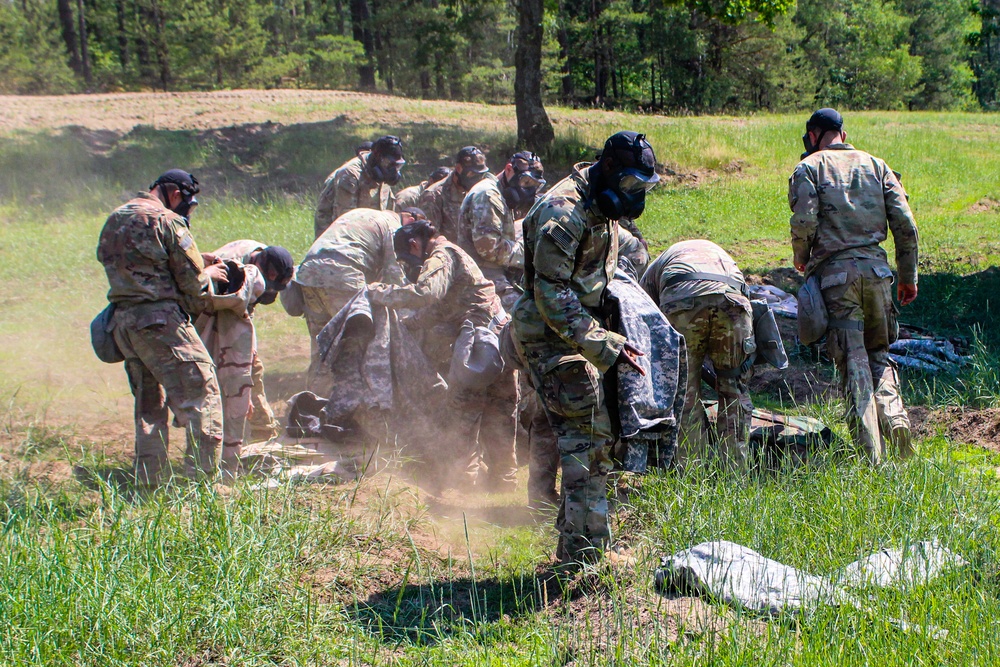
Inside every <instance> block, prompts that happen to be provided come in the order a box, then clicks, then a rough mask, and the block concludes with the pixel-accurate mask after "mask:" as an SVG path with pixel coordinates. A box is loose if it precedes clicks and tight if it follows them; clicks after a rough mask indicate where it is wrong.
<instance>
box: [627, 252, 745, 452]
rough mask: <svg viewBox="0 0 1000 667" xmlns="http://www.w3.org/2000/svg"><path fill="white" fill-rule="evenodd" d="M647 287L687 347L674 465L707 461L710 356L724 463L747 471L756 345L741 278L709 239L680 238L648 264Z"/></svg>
mask: <svg viewBox="0 0 1000 667" xmlns="http://www.w3.org/2000/svg"><path fill="white" fill-rule="evenodd" d="M641 284H642V286H643V288H644V289H645V290H646V292H647V293H648V294H649V295H650V296H651V297H652V298H653V300H654V301H656V302H657V303H658V304H659V306H660V310H662V311H663V314H664V315H666V316H667V319H669V320H670V324H672V325H673V327H674V328H675V329H677V331H679V332H680V333H681V334H682V335H683V336H684V340H685V341H686V342H687V368H688V375H687V392H686V393H685V395H684V413H683V415H682V417H681V432H680V439H679V442H678V446H677V452H676V453H675V454H674V465H675V466H677V467H678V468H679V469H684V468H686V467H688V466H690V465H695V464H697V463H698V462H702V461H706V460H707V458H708V457H707V449H708V438H707V434H706V433H705V425H706V421H707V420H706V415H705V409H704V407H703V405H702V403H701V368H702V363H703V362H704V360H705V359H710V360H711V361H712V366H713V367H714V369H715V375H716V378H717V380H718V382H717V387H716V388H717V390H718V393H719V419H718V422H717V424H718V431H719V432H718V438H717V442H718V450H717V454H718V458H719V460H720V462H721V463H722V464H723V465H726V466H730V467H733V468H736V469H738V470H745V469H746V464H747V435H748V434H749V428H750V414H751V412H752V411H753V405H752V404H751V403H750V396H749V395H748V394H747V388H746V384H745V382H744V379H745V376H746V373H747V372H749V364H748V361H747V360H748V359H749V358H750V355H751V354H752V353H753V352H754V349H755V344H754V337H753V316H752V312H751V309H750V300H749V299H748V298H747V286H746V282H745V281H744V279H743V274H742V273H741V272H740V270H739V267H737V266H736V262H734V261H733V258H732V257H730V256H729V255H728V254H727V253H726V251H725V250H723V249H722V248H720V247H719V246H717V245H715V244H714V243H712V242H711V241H704V240H695V241H682V242H681V243H675V244H674V245H672V246H670V247H669V248H667V249H666V250H665V251H664V252H663V254H662V255H660V256H659V257H658V258H656V260H654V261H653V263H652V264H650V265H649V268H648V269H647V270H646V273H645V274H644V275H643V276H642V280H641Z"/></svg>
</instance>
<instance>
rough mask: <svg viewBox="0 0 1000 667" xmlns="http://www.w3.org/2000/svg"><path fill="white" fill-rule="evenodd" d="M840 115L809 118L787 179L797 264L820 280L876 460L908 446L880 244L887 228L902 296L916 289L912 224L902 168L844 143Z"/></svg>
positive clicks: (837, 350)
mask: <svg viewBox="0 0 1000 667" xmlns="http://www.w3.org/2000/svg"><path fill="white" fill-rule="evenodd" d="M843 128H844V120H843V118H842V117H841V115H840V114H839V113H837V112H836V111H835V110H833V109H820V110H819V111H817V112H816V113H814V114H813V115H812V117H810V119H809V121H808V122H807V123H806V134H805V135H804V136H803V137H802V139H803V143H804V144H805V148H806V152H805V155H803V158H802V161H801V162H799V164H798V166H796V167H795V171H794V172H793V173H792V176H791V178H790V179H789V182H788V203H789V205H790V206H791V209H792V218H791V232H792V250H793V252H794V263H795V268H796V269H797V270H798V271H800V272H804V273H805V274H806V276H807V277H808V276H811V275H816V276H817V277H818V279H819V285H820V289H821V290H822V294H823V302H824V303H825V304H826V308H827V311H828V313H829V324H828V327H829V328H828V330H827V351H828V352H829V354H830V356H831V357H832V358H833V360H834V362H835V364H836V366H837V370H838V372H839V373H840V383H841V389H842V390H843V392H844V395H845V397H846V399H847V403H848V418H847V421H848V426H849V427H850V429H851V435H852V437H853V438H854V441H855V443H856V444H858V445H860V446H861V447H862V448H863V449H864V451H865V452H866V453H867V454H868V456H869V458H870V459H871V461H872V462H873V463H878V462H880V461H881V460H882V459H883V457H884V456H885V454H886V450H887V448H888V447H891V448H892V449H895V450H898V453H899V455H900V456H901V457H906V456H909V455H910V454H911V453H912V451H913V449H912V443H911V440H910V421H909V417H908V416H907V414H906V409H905V408H904V407H903V399H902V397H901V396H900V393H899V374H898V372H897V370H896V365H895V363H894V362H893V361H892V359H890V358H889V344H890V343H892V342H893V341H895V339H896V335H897V333H898V325H897V322H896V310H895V305H894V304H893V302H892V282H893V278H892V270H891V269H890V268H889V264H888V262H887V258H886V253H885V251H884V250H883V249H882V248H881V247H880V245H879V244H880V243H882V242H883V241H885V240H886V238H887V235H888V232H889V231H891V232H892V237H893V241H894V242H895V246H896V267H897V269H898V271H899V285H898V286H897V289H896V292H897V297H898V299H899V303H900V305H902V306H905V305H907V304H909V303H912V302H913V300H914V299H916V298H917V240H918V239H917V225H916V222H915V221H914V219H913V214H912V213H911V212H910V206H909V204H908V203H907V197H906V192H905V191H904V190H903V186H902V185H900V182H899V177H898V176H897V175H896V174H895V173H894V172H893V171H892V170H891V169H890V168H889V166H888V165H887V164H886V163H885V161H884V160H881V159H879V158H877V157H874V156H873V155H869V154H868V153H865V152H864V151H859V150H857V149H855V148H854V147H853V146H851V145H850V144H848V143H847V133H846V132H844V129H843Z"/></svg>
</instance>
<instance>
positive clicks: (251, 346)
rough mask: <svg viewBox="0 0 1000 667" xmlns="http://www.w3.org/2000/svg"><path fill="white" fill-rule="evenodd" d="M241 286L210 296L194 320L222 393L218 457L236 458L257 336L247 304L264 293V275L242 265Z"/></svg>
mask: <svg viewBox="0 0 1000 667" xmlns="http://www.w3.org/2000/svg"><path fill="white" fill-rule="evenodd" d="M242 268H243V272H244V281H243V285H242V287H241V288H240V289H239V290H238V291H237V292H235V293H233V294H225V295H218V294H217V295H215V296H213V297H212V303H213V310H212V312H211V313H207V312H206V313H202V314H201V315H200V316H199V317H198V320H197V321H196V322H195V328H196V329H197V330H198V335H199V336H201V340H202V341H203V342H204V343H205V348H206V349H207V350H208V352H209V354H210V355H211V357H212V360H213V361H214V362H215V368H216V376H217V377H218V380H219V388H220V389H221V392H222V417H223V420H222V460H223V462H224V463H225V462H227V461H228V462H233V461H236V460H238V458H239V455H240V448H241V447H242V445H243V431H244V430H245V428H246V419H247V414H248V413H249V412H250V405H251V402H250V400H251V394H252V391H253V384H254V383H253V361H254V357H256V355H257V336H256V333H255V331H254V326H253V320H252V319H251V317H250V313H249V312H248V310H249V308H250V306H251V305H252V304H253V303H254V301H256V299H257V298H258V297H260V295H261V294H263V293H264V287H265V286H264V277H263V276H262V275H261V273H260V270H259V269H258V268H257V267H256V266H254V265H252V264H247V265H243V267H242Z"/></svg>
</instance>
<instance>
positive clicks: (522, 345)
mask: <svg viewBox="0 0 1000 667" xmlns="http://www.w3.org/2000/svg"><path fill="white" fill-rule="evenodd" d="M589 166H590V165H589V164H586V163H581V164H578V165H576V166H574V168H573V173H572V174H570V176H568V177H567V178H565V179H563V180H562V181H560V182H559V183H558V184H556V186H555V187H553V188H552V189H551V190H550V191H549V192H548V193H547V194H545V195H544V196H543V197H542V198H541V199H540V200H539V201H538V202H536V203H535V205H534V207H533V208H532V209H531V211H530V212H529V213H528V216H527V217H526V218H525V219H524V283H523V285H524V294H522V295H521V298H520V299H518V301H517V304H516V305H515V306H514V312H513V324H512V329H513V330H512V334H513V339H514V343H515V345H517V347H518V349H519V351H520V353H521V355H522V356H523V357H524V359H525V361H526V362H527V366H528V371H529V373H530V374H531V380H532V384H533V385H534V387H535V390H536V391H537V392H538V395H539V397H540V398H541V401H542V404H543V406H544V408H545V412H546V414H547V416H548V420H549V424H550V426H551V427H552V430H553V431H554V432H555V434H556V437H557V439H558V446H559V454H560V459H561V463H562V470H563V476H562V500H561V505H560V508H559V518H558V519H557V521H556V527H557V528H558V529H559V533H560V549H559V554H558V556H559V558H560V559H561V560H564V561H568V560H572V561H576V560H580V559H585V558H597V557H600V554H601V553H602V551H603V549H604V547H605V546H606V545H607V543H608V541H609V540H610V530H609V528H608V501H607V490H606V484H607V477H608V473H609V472H610V471H611V458H610V447H611V444H612V442H613V435H612V431H611V419H610V416H609V415H608V410H607V406H606V405H605V402H604V389H603V386H602V380H603V374H604V373H605V372H606V371H607V370H608V369H609V368H610V367H611V366H612V365H613V364H614V363H615V362H616V361H617V359H618V356H619V355H620V354H621V351H622V348H623V347H624V344H625V337H624V336H621V335H620V334H617V333H615V332H613V331H610V330H608V329H607V328H606V327H605V321H604V318H603V316H602V314H601V307H602V301H603V296H604V291H605V289H606V287H607V285H608V282H609V281H610V280H611V277H612V276H613V275H614V271H615V264H616V262H617V260H618V223H617V222H616V221H614V220H608V219H606V218H605V217H604V216H603V215H601V213H600V212H599V211H598V210H597V208H596V207H593V208H591V207H588V206H587V204H586V202H587V199H588V196H587V194H588V191H589V188H590V184H589V180H588V179H589V175H588V171H587V169H588V168H589Z"/></svg>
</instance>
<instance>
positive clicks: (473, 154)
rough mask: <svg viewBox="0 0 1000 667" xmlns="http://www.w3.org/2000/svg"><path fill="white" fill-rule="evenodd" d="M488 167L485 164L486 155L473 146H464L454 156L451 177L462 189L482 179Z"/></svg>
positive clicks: (466, 188) (468, 187)
mask: <svg viewBox="0 0 1000 667" xmlns="http://www.w3.org/2000/svg"><path fill="white" fill-rule="evenodd" d="M488 173H490V168H489V167H487V166H486V155H485V154H484V153H483V152H482V151H481V150H479V149H478V148H476V147H475V146H466V147H465V148H463V149H462V150H460V151H458V155H456V156H455V171H454V173H453V174H452V178H454V179H455V181H456V182H457V183H458V184H459V185H460V186H461V187H462V189H463V190H470V189H471V188H472V186H473V185H475V184H476V183H478V182H479V181H481V180H483V178H484V177H485V176H486V174H488Z"/></svg>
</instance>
